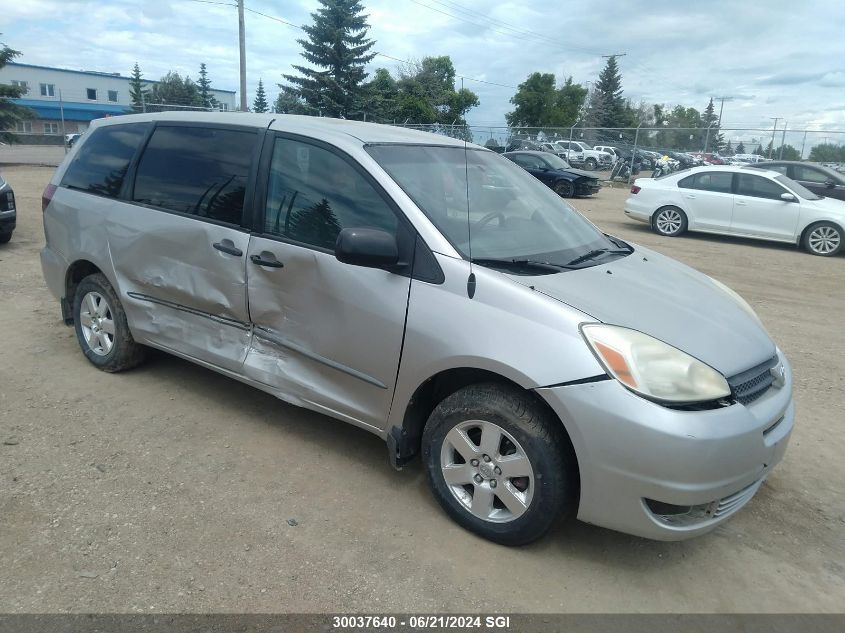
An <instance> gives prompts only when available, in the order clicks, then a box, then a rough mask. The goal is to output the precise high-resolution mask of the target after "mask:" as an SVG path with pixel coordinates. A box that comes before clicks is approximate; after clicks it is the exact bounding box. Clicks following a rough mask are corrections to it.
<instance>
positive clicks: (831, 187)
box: [824, 180, 836, 189]
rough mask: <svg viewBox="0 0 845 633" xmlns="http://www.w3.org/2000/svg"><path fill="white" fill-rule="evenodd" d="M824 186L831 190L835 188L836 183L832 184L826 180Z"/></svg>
mask: <svg viewBox="0 0 845 633" xmlns="http://www.w3.org/2000/svg"><path fill="white" fill-rule="evenodd" d="M824 186H825V187H827V188H828V189H833V188H834V187H835V186H836V183H835V182H833V181H832V180H827V181H825V183H824Z"/></svg>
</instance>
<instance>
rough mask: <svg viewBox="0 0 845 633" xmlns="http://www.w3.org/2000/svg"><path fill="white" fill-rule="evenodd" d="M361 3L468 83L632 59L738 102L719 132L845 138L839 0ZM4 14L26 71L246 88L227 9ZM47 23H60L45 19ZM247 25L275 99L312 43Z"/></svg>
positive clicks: (161, 1) (297, 8)
mask: <svg viewBox="0 0 845 633" xmlns="http://www.w3.org/2000/svg"><path fill="white" fill-rule="evenodd" d="M221 1H222V0H221ZM246 4H247V7H248V8H250V9H254V10H255V11H260V12H263V13H266V14H268V15H273V16H276V17H279V18H281V19H284V20H286V21H289V22H292V23H294V24H306V23H309V22H310V16H309V14H310V13H311V12H312V11H314V10H315V9H316V7H317V2H316V0H301V1H299V2H286V3H279V2H275V1H273V0H247V2H246ZM364 4H365V7H366V11H367V13H368V14H369V16H370V18H369V19H370V24H371V30H370V36H371V37H372V38H373V39H375V40H376V42H377V43H376V46H375V50H378V51H380V52H383V53H386V54H388V55H391V56H393V57H398V58H400V59H408V58H421V57H424V56H426V55H450V56H451V57H452V60H453V61H454V63H455V66H456V68H457V70H458V72H459V73H460V74H462V75H465V76H466V77H468V78H474V79H484V80H486V81H492V82H495V83H500V84H506V85H508V86H516V85H517V84H518V83H520V82H522V81H523V80H524V79H525V78H526V76H527V75H528V74H529V73H531V72H533V71H541V72H552V73H555V74H556V75H557V76H558V77H560V78H563V77H564V76H568V75H572V76H573V77H574V79H575V80H576V81H579V82H582V83H583V82H586V81H595V79H596V78H597V75H598V72H599V71H600V70H601V67H602V65H603V63H604V60H603V59H602V58H601V55H606V54H609V53H617V52H625V53H626V56H625V57H623V58H621V59H620V66H621V69H622V73H623V86H624V88H625V94H626V96H628V97H630V98H632V99H633V100H635V101H640V100H645V101H648V102H657V103H667V104H675V103H682V104H683V105H685V106H693V107H696V108H698V109H703V108H704V106H705V105H706V103H707V99H708V98H709V97H710V96H722V95H726V96H733V97H734V99H733V100H732V101H729V102H727V103H726V104H725V111H724V118H723V122H724V123H725V124H726V125H730V124H735V125H750V124H754V125H759V124H760V123H761V122H768V123H767V124H770V121H769V120H768V118H767V117H770V116H780V117H783V118H784V119H787V120H789V121H790V127H793V126H802V125H809V124H811V123H812V124H820V123H823V124H824V125H826V126H829V127H831V126H832V127H835V128H840V129H841V128H845V112H843V111H842V110H841V109H840V110H825V108H828V107H829V106H830V105H831V104H832V103H834V102H837V100H838V101H841V99H839V95H840V94H841V87H842V86H843V85H845V72H844V71H842V70H840V68H841V61H840V60H842V59H843V58H845V41H843V38H842V37H841V33H840V30H841V25H842V23H843V22H845V5H843V3H842V2H841V0H806V1H805V2H803V3H795V2H791V1H787V0H770V1H768V2H766V4H765V8H764V7H763V6H762V5H761V4H760V3H756V2H754V3H752V2H745V3H738V2H735V1H733V0H710V1H709V2H707V3H706V4H701V3H696V4H690V3H685V2H681V3H662V4H657V5H655V3H654V2H653V0H636V1H633V0H632V1H630V2H626V3H619V2H617V1H615V0H577V1H576V0H570V1H569V2H566V3H560V2H546V3H538V2H536V1H529V0H504V1H495V0H473V1H472V2H470V0H416V1H412V0H369V1H368V0H364ZM424 5H427V6H424ZM3 13H4V26H3V27H2V28H3V31H4V34H3V36H2V37H3V40H4V41H6V42H7V43H9V44H10V45H11V46H12V47H14V48H17V49H19V50H21V51H23V53H24V56H23V58H22V59H21V61H23V62H29V63H35V64H45V65H54V66H64V67H69V68H86V69H91V70H102V71H108V72H120V73H122V74H129V72H130V71H131V68H132V65H133V64H134V63H135V61H136V60H137V61H138V62H139V63H140V65H141V68H142V70H143V71H144V74H145V76H146V77H148V78H158V77H160V76H161V75H163V74H164V73H166V72H167V71H168V70H170V69H174V70H177V71H178V72H180V73H181V74H189V75H191V76H192V77H194V78H195V77H196V75H197V72H198V69H199V64H200V63H201V62H205V63H206V64H207V65H208V69H209V73H210V77H211V79H212V81H213V82H214V85H215V86H216V87H218V88H224V89H230V90H233V89H236V88H237V86H238V75H237V73H238V58H237V55H238V53H237V11H236V9H235V8H234V7H227V6H219V5H214V4H204V3H198V2H193V1H191V0H146V1H145V0H27V1H25V2H17V3H7V6H5V7H4V9H3ZM446 14H449V15H446ZM51 15H55V16H63V18H62V19H55V20H50V19H48V20H45V16H51ZM64 16H77V18H76V19H65V17H64ZM818 16H826V19H818ZM488 18H489V19H488ZM246 27H247V70H248V86H249V91H250V94H249V97H248V98H249V100H250V101H251V100H252V97H253V94H254V90H255V87H256V85H257V83H258V79H259V77H261V78H262V79H263V80H264V84H265V86H266V88H267V89H268V92H269V93H270V96H271V97H274V96H275V93H276V92H277V88H276V84H277V83H279V82H280V81H282V74H283V73H291V72H292V68H291V65H292V64H301V63H303V60H302V58H301V57H300V56H299V53H300V47H299V45H298V44H297V42H296V39H297V38H301V37H302V36H303V35H304V34H303V33H302V32H301V31H299V30H297V29H295V28H291V27H289V26H285V25H283V24H281V23H279V22H276V21H273V20H270V19H268V18H265V17H261V16H259V15H256V14H255V13H250V12H248V13H247V16H246ZM529 32H530V33H529ZM377 66H385V67H387V68H389V69H391V70H392V69H394V68H395V67H396V66H397V63H396V62H394V61H391V60H389V59H385V58H381V57H377V58H376V59H375V60H374V62H373V65H372V67H373V69H374V68H376V67H377ZM465 85H466V87H468V88H471V89H473V90H474V91H476V92H477V93H478V95H479V97H480V99H481V106H480V107H479V108H477V109H475V110H474V111H473V112H471V113H470V121H471V122H476V123H481V124H489V125H493V124H499V125H501V124H503V123H504V118H503V116H504V113H505V112H507V111H508V110H509V109H510V108H511V106H510V104H509V103H508V100H509V99H510V97H511V96H512V94H513V92H514V91H513V89H511V88H506V87H499V86H491V85H487V84H482V83H476V82H472V81H470V80H466V81H465ZM843 140H845V139H843Z"/></svg>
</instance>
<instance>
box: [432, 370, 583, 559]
mask: <svg viewBox="0 0 845 633" xmlns="http://www.w3.org/2000/svg"><path fill="white" fill-rule="evenodd" d="M422 452H423V461H424V463H425V466H426V471H427V475H428V482H429V485H430V486H431V489H432V492H433V493H434V496H435V498H436V499H437V500H438V502H439V503H440V505H441V506H442V507H443V509H444V510H446V512H447V513H448V514H449V516H450V517H451V518H452V519H454V520H455V521H456V522H457V523H458V524H459V525H461V526H463V527H464V528H466V529H468V530H470V531H472V532H475V533H476V534H479V535H481V536H483V537H484V538H487V539H490V540H491V541H495V542H497V543H502V544H505V545H521V544H524V543H529V542H531V541H533V540H536V539H538V538H540V537H541V536H542V535H543V534H545V533H546V532H547V531H548V530H549V528H551V526H552V525H553V524H554V523H555V521H557V520H558V518H559V517H560V516H561V515H562V514H564V515H565V514H573V513H574V510H575V506H576V501H577V489H578V474H577V467H576V465H575V464H576V461H575V455H574V453H573V451H572V446H571V444H570V443H569V438H568V437H566V433H565V431H564V430H563V427H562V426H561V423H560V421H559V420H558V419H557V418H555V417H554V416H553V415H551V414H550V413H549V412H548V411H547V410H546V409H545V408H543V407H542V406H541V405H540V404H539V403H538V402H536V401H535V400H534V399H533V398H532V397H531V396H530V395H528V394H526V393H525V392H522V391H520V390H519V389H517V388H514V387H510V386H507V385H500V384H495V383H486V384H478V385H470V386H468V387H464V388H463V389H460V390H458V391H456V392H455V393H453V394H452V395H451V396H448V397H447V398H446V399H444V400H443V401H442V402H441V403H440V404H439V405H437V407H436V408H435V409H434V411H433V412H432V414H431V416H430V417H429V419H428V423H427V424H426V427H425V430H424V432H423V443H422Z"/></svg>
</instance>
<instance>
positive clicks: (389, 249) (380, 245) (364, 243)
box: [334, 229, 399, 268]
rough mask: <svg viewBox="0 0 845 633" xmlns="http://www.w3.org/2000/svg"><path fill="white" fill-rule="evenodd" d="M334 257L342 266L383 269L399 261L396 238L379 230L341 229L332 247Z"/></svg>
mask: <svg viewBox="0 0 845 633" xmlns="http://www.w3.org/2000/svg"><path fill="white" fill-rule="evenodd" d="M334 256H335V257H337V260H338V261H340V262H343V263H344V264H351V265H352V266H364V267H365V268H384V267H386V266H393V265H394V264H396V263H397V262H398V261H399V247H398V246H397V245H396V238H395V237H394V236H393V235H391V234H390V233H388V232H387V231H382V230H381V229H343V230H342V231H341V232H340V234H339V235H338V236H337V241H336V242H335V245H334Z"/></svg>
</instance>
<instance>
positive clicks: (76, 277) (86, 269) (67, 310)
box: [61, 259, 105, 325]
mask: <svg viewBox="0 0 845 633" xmlns="http://www.w3.org/2000/svg"><path fill="white" fill-rule="evenodd" d="M97 273H99V274H102V275H105V273H104V272H103V270H102V269H101V268H100V267H99V266H97V265H96V264H95V263H93V262H91V261H89V260H87V259H77V260H76V261H75V262H73V263H72V264H71V265H70V266H68V269H67V272H66V273H65V294H64V297H63V298H62V300H61V301H62V319H63V320H64V322H65V325H73V310H72V309H71V308H72V306H73V297H74V295H75V294H76V287H77V286H78V285H79V283H80V282H81V281H82V280H83V279H85V278H86V277H88V276H89V275H96V274H97Z"/></svg>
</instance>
